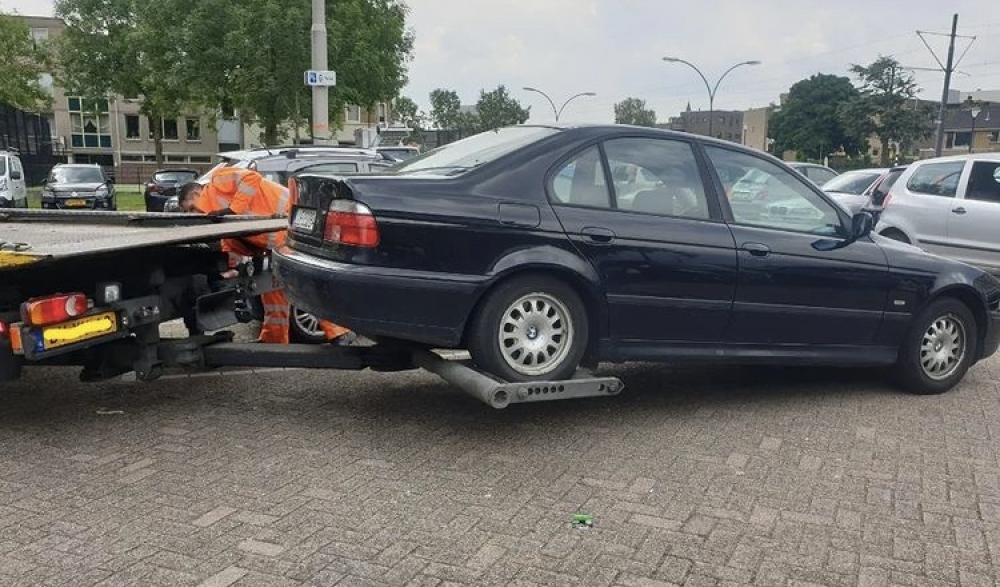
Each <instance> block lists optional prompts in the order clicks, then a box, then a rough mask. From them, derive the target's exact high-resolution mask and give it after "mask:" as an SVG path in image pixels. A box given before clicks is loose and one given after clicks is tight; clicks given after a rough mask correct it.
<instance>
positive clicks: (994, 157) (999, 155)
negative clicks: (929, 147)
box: [914, 152, 1000, 164]
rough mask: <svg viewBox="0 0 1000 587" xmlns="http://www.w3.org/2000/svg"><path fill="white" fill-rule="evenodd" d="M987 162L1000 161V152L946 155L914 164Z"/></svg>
mask: <svg viewBox="0 0 1000 587" xmlns="http://www.w3.org/2000/svg"><path fill="white" fill-rule="evenodd" d="M979 159H982V160H986V161H1000V152H993V153H966V154H964V155H946V156H944V157H931V158H930V159H921V160H919V161H914V163H920V164H924V163H928V162H931V161H933V162H939V161H940V162H945V161H969V160H979Z"/></svg>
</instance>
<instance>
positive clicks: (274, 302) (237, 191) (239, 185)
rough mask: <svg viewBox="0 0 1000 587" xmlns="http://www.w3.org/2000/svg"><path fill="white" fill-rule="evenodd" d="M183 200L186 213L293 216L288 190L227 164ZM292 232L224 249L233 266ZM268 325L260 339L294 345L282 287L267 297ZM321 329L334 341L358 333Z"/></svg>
mask: <svg viewBox="0 0 1000 587" xmlns="http://www.w3.org/2000/svg"><path fill="white" fill-rule="evenodd" d="M178 200H179V203H180V206H181V208H182V209H183V210H184V211H185V212H200V213H202V214H207V215H210V216H225V215H228V214H253V215H256V216H276V215H282V216H288V215H289V213H290V212H291V207H292V201H291V197H290V194H289V192H288V189H287V188H285V187H284V186H282V185H280V184H277V183H274V182H273V181H270V180H268V179H266V178H264V177H263V176H262V175H261V174H259V173H257V172H256V171H252V170H248V169H238V168H234V167H226V168H223V169H219V170H217V171H216V172H215V173H213V174H212V178H211V180H210V181H209V183H208V185H206V186H201V185H200V184H197V183H195V184H188V185H186V186H184V187H183V188H182V189H181V194H180V195H179V198H178ZM287 236H288V231H287V230H281V231H278V232H270V233H267V234H258V235H253V236H247V237H242V238H240V239H224V240H223V241H222V250H223V251H225V252H227V253H229V259H230V265H231V266H234V265H235V264H236V262H238V260H239V259H240V258H241V257H251V256H253V255H255V254H260V253H262V252H264V251H267V250H271V249H274V248H275V247H278V246H280V245H282V244H284V242H285V239H286V238H287ZM261 302H263V304H264V323H263V325H262V326H261V330H260V338H259V341H260V342H269V343H278V344H288V332H289V331H288V326H289V319H290V316H289V312H290V307H289V303H288V298H286V297H285V293H284V292H283V291H281V290H274V291H270V292H268V293H265V294H262V295H261ZM320 328H321V329H322V330H323V333H324V334H325V335H326V338H327V340H330V341H338V342H339V341H344V342H347V341H348V340H349V339H350V338H351V337H352V336H353V333H352V332H351V331H350V330H348V329H347V328H344V327H342V326H338V325H336V324H334V323H332V322H329V321H326V320H321V321H320Z"/></svg>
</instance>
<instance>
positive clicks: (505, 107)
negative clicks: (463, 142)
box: [474, 84, 531, 131]
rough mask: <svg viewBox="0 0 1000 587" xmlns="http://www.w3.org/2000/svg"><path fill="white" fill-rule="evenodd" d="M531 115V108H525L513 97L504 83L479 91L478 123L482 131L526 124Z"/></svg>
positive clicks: (476, 125)
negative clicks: (490, 89) (488, 90)
mask: <svg viewBox="0 0 1000 587" xmlns="http://www.w3.org/2000/svg"><path fill="white" fill-rule="evenodd" d="M530 115H531V113H530V110H529V108H523V107H522V106H521V103H520V102H518V101H517V100H516V99H515V98H513V97H512V96H511V95H510V93H509V92H507V88H505V87H504V86H503V84H501V85H499V86H497V88H496V89H495V90H492V91H490V92H487V91H485V90H483V91H480V93H479V102H477V103H476V117H477V118H478V121H477V124H475V125H474V126H475V127H477V128H478V129H479V130H481V131H485V130H493V129H496V128H501V127H504V126H511V125H514V124H524V123H525V122H527V121H528V117H529V116H530Z"/></svg>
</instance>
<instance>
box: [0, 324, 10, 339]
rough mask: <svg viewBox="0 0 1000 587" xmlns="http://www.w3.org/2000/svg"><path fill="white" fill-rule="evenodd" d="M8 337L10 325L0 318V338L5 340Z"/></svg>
mask: <svg viewBox="0 0 1000 587" xmlns="http://www.w3.org/2000/svg"><path fill="white" fill-rule="evenodd" d="M9 338H10V326H7V323H6V322H4V321H3V320H0V339H3V340H7V339H9Z"/></svg>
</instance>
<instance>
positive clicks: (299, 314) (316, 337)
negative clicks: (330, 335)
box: [289, 306, 326, 344]
mask: <svg viewBox="0 0 1000 587" xmlns="http://www.w3.org/2000/svg"><path fill="white" fill-rule="evenodd" d="M289 338H291V339H292V341H294V342H304V343H310V344H319V343H323V342H326V333H325V332H323V329H322V328H320V327H319V318H317V317H316V316H313V315H312V314H310V313H309V312H306V311H305V310H300V309H298V308H296V307H295V306H292V320H291V322H290V323H289Z"/></svg>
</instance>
